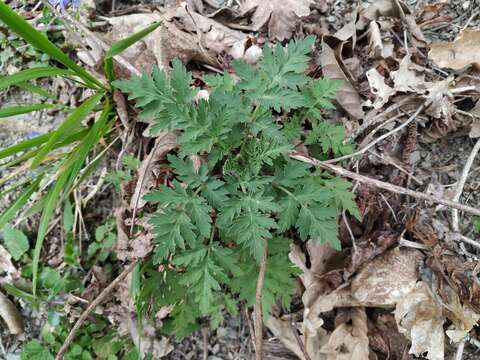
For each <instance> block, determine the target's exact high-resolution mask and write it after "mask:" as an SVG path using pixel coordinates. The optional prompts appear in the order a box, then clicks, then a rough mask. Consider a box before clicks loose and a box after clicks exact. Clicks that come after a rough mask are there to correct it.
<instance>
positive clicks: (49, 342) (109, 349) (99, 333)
mask: <svg viewBox="0 0 480 360" xmlns="http://www.w3.org/2000/svg"><path fill="white" fill-rule="evenodd" d="M108 324H109V323H108V320H107V319H104V318H102V317H100V316H95V318H94V319H90V320H89V321H86V323H85V324H84V326H83V327H82V329H81V330H80V333H79V334H78V336H77V338H76V339H75V341H74V342H73V343H72V345H71V346H70V349H69V350H68V352H67V353H66V354H65V357H64V358H65V360H93V359H102V360H103V359H105V360H117V359H126V358H128V359H132V360H136V359H138V353H137V351H136V349H135V348H134V346H133V344H132V343H131V341H129V340H128V339H126V338H120V337H119V336H118V335H116V333H115V331H114V330H113V329H111V328H109V326H108ZM70 326H71V325H70V324H68V321H66V319H64V318H60V317H59V316H58V314H55V313H50V314H49V321H48V322H47V323H46V324H45V325H44V326H43V328H42V331H41V342H40V341H37V340H34V341H30V342H29V343H27V344H25V346H24V347H23V350H22V353H21V357H20V358H21V359H22V360H53V356H52V354H55V353H56V352H57V351H58V349H59V348H60V346H61V345H62V344H63V342H64V341H65V339H66V337H67V335H68V333H69V328H70Z"/></svg>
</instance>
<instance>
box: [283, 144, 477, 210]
mask: <svg viewBox="0 0 480 360" xmlns="http://www.w3.org/2000/svg"><path fill="white" fill-rule="evenodd" d="M290 157H291V158H292V159H295V160H299V161H303V162H305V163H308V164H312V165H314V166H317V167H319V168H321V169H324V170H328V171H331V172H333V173H335V174H337V175H340V176H344V177H346V178H349V179H353V180H356V181H358V182H360V183H363V184H367V185H370V186H374V187H377V188H380V189H384V190H388V191H391V192H394V193H397V194H402V195H408V196H411V197H414V198H417V199H422V200H426V201H431V202H433V203H436V204H441V205H445V206H448V207H451V208H454V209H458V210H461V211H465V212H467V213H469V214H472V215H476V216H480V209H476V208H473V207H471V206H467V205H463V204H460V203H458V202H456V201H451V200H447V199H443V198H437V197H434V196H431V195H428V194H425V193H422V192H418V191H413V190H410V189H407V188H404V187H401V186H397V185H393V184H390V183H387V182H384V181H380V180H377V179H373V178H370V177H367V176H363V175H360V174H357V173H354V172H351V171H349V170H346V169H344V168H342V167H340V166H337V165H332V164H329V163H327V162H325V161H320V160H318V159H315V158H312V157H309V156H307V155H304V154H301V153H299V152H296V151H292V152H290Z"/></svg>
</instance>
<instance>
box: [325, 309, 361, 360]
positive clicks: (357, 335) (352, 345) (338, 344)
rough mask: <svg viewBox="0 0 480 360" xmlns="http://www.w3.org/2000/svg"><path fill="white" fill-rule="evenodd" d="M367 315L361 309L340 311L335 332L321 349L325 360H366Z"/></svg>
mask: <svg viewBox="0 0 480 360" xmlns="http://www.w3.org/2000/svg"><path fill="white" fill-rule="evenodd" d="M367 333H368V326H367V314H366V313H365V309H364V308H362V307H359V308H352V309H348V310H343V311H341V312H340V313H339V314H338V315H337V317H336V319H335V330H334V331H333V333H332V334H331V335H330V338H329V339H328V343H327V344H326V345H324V346H323V347H322V349H321V353H322V354H325V355H326V357H325V359H326V360H368V359H369V352H370V351H369V342H368V335H367Z"/></svg>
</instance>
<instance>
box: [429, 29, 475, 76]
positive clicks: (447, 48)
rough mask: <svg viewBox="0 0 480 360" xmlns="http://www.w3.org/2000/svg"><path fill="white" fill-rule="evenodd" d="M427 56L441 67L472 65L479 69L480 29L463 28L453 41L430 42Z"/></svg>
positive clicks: (458, 68)
mask: <svg viewBox="0 0 480 360" xmlns="http://www.w3.org/2000/svg"><path fill="white" fill-rule="evenodd" d="M428 57H429V58H430V59H431V60H432V61H433V62H434V63H435V64H436V65H437V66H438V67H441V68H449V69H453V70H462V69H465V68H466V67H468V66H470V65H473V66H474V67H476V68H477V69H480V30H465V31H464V32H463V33H462V35H461V36H460V37H459V38H458V39H456V40H455V41H453V42H443V43H435V44H432V45H431V46H430V52H429V53H428Z"/></svg>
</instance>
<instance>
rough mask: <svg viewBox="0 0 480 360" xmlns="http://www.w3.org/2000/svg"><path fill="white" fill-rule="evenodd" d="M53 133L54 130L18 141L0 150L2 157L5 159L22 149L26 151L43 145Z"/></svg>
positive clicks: (0, 157)
mask: <svg viewBox="0 0 480 360" xmlns="http://www.w3.org/2000/svg"><path fill="white" fill-rule="evenodd" d="M52 135H53V131H51V132H49V133H46V134H43V135H38V136H35V137H34V138H31V139H28V140H25V141H22V142H21V143H18V144H15V145H12V146H10V147H8V148H6V149H3V150H0V159H4V158H6V157H9V156H12V155H15V154H16V153H19V152H21V151H25V150H28V149H31V148H33V147H35V146H39V145H42V144H43V143H45V142H47V141H48V139H50V137H51V136H52Z"/></svg>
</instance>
